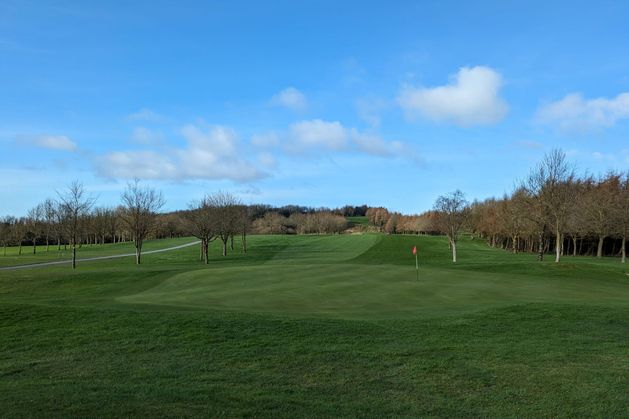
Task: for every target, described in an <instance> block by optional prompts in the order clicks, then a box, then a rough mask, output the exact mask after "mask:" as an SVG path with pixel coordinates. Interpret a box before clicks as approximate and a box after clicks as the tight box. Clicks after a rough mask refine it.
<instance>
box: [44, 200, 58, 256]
mask: <svg viewBox="0 0 629 419" xmlns="http://www.w3.org/2000/svg"><path fill="white" fill-rule="evenodd" d="M42 207H43V212H44V222H45V226H44V235H45V237H46V253H47V252H48V250H49V249H50V236H51V235H52V234H53V231H54V229H55V220H56V218H57V214H56V211H57V208H56V207H57V206H56V204H55V201H53V200H52V199H50V198H48V199H46V200H45V201H44V202H43V203H42Z"/></svg>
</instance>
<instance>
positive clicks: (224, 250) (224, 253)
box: [221, 238, 227, 256]
mask: <svg viewBox="0 0 629 419" xmlns="http://www.w3.org/2000/svg"><path fill="white" fill-rule="evenodd" d="M221 241H222V242H223V256H227V238H225V240H221Z"/></svg>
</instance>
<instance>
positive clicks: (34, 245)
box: [33, 240, 37, 254]
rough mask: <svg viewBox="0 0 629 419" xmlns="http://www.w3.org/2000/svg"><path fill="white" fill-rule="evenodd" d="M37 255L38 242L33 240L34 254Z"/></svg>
mask: <svg viewBox="0 0 629 419" xmlns="http://www.w3.org/2000/svg"><path fill="white" fill-rule="evenodd" d="M36 253H37V240H33V254H36Z"/></svg>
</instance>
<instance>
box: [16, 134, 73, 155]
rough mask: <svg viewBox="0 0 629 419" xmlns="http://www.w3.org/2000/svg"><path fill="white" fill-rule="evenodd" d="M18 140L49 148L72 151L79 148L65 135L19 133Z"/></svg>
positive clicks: (21, 142)
mask: <svg viewBox="0 0 629 419" xmlns="http://www.w3.org/2000/svg"><path fill="white" fill-rule="evenodd" d="M16 142H17V143H18V144H24V145H31V146H35V147H40V148H45V149H48V150H59V151H70V152H72V151H76V150H77V149H78V146H77V144H76V143H75V142H74V141H72V140H71V139H70V138H68V137H66V136H65V135H35V136H29V135H19V136H17V138H16Z"/></svg>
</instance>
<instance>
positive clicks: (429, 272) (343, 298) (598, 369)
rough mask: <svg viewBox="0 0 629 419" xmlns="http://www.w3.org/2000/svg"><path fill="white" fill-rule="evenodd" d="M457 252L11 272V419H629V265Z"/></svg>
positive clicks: (326, 250) (300, 252)
mask: <svg viewBox="0 0 629 419" xmlns="http://www.w3.org/2000/svg"><path fill="white" fill-rule="evenodd" d="M187 240H189V239H184V240H183V242H185V241H187ZM175 244H181V243H175ZM237 244H238V243H237ZM414 244H417V245H418V247H419V250H420V261H421V264H422V271H421V278H420V281H419V282H418V281H416V280H415V276H414V269H413V268H414V265H413V264H414V260H413V258H412V255H411V254H410V249H411V247H412V246H413V245H414ZM170 245H172V242H168V244H163V245H160V244H159V243H156V244H155V246H158V247H169V246H170ZM460 247H461V249H460V252H459V253H460V257H461V262H460V263H458V264H457V265H456V266H455V265H452V264H451V263H449V261H448V249H447V244H446V242H445V241H444V240H443V239H442V238H438V237H414V236H382V235H354V236H297V237H288V236H277V237H270V236H258V237H252V238H251V239H250V252H249V254H247V255H244V254H242V252H240V251H239V250H238V249H236V251H235V252H233V254H231V255H230V256H228V257H227V258H221V257H220V256H218V255H219V249H218V247H217V245H216V244H215V245H214V246H213V249H212V255H213V259H212V261H211V264H210V265H209V266H205V265H202V264H200V263H199V262H198V249H197V248H186V249H180V250H176V251H173V252H169V253H161V254H154V255H147V256H146V259H145V262H146V264H145V265H143V266H134V265H133V260H132V259H130V260H127V259H122V260H116V261H100V262H89V263H85V264H83V265H80V266H79V269H77V271H75V272H72V271H70V270H69V269H68V268H67V267H51V268H45V269H35V270H28V271H16V272H0V336H1V337H2V339H0V406H2V407H3V415H7V416H30V417H32V416H50V415H55V416H139V415H151V416H232V417H233V416H268V417H295V416H373V417H382V416H414V417H416V416H440V417H444V416H446V417H487V416H494V417H495V416H499V417H513V416H519V417H521V416H540V417H574V416H597V417H623V416H628V415H629V410H628V408H627V406H629V397H628V396H627V394H628V392H627V388H629V362H628V361H627V360H628V359H629V298H628V297H629V276H628V275H627V274H628V270H627V267H624V266H622V265H620V264H619V263H618V262H617V261H616V260H607V259H604V260H602V261H598V260H595V259H590V258H575V259H572V258H566V262H565V263H562V264H561V265H559V266H556V265H555V264H553V263H543V264H538V263H536V262H535V261H534V257H533V256H531V255H511V254H508V253H506V252H501V251H498V250H495V249H489V248H487V247H486V246H485V245H483V244H482V243H480V242H474V241H469V240H468V241H463V242H462V243H461V245H460Z"/></svg>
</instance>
